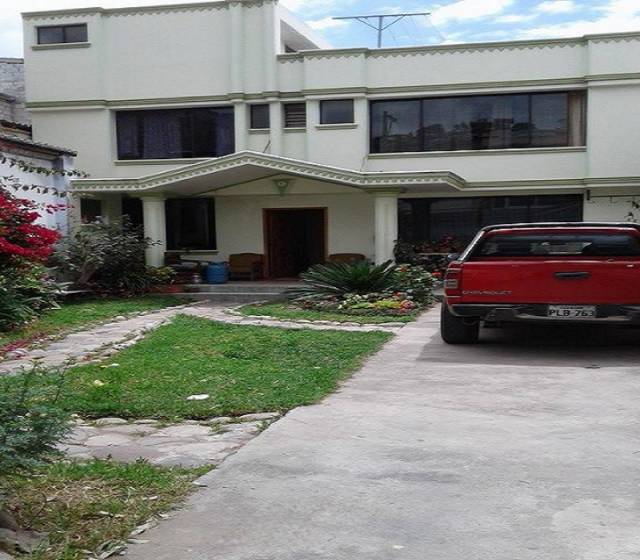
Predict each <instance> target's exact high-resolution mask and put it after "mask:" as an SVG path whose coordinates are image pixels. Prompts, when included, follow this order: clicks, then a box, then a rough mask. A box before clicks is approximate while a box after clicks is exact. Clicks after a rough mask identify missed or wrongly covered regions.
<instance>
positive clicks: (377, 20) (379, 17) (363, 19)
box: [333, 12, 431, 48]
mask: <svg viewBox="0 0 640 560" xmlns="http://www.w3.org/2000/svg"><path fill="white" fill-rule="evenodd" d="M430 15H431V13H430V12H414V13H406V14H371V15H367V16H342V17H334V18H333V19H338V20H345V19H355V20H357V21H359V22H360V23H364V24H365V25H367V26H369V27H371V29H375V30H376V31H377V32H378V48H380V47H382V33H383V31H385V30H386V29H389V27H391V26H392V25H395V24H396V23H398V22H399V21H400V20H402V19H404V18H406V17H411V16H430ZM387 18H395V19H393V21H391V22H389V23H385V22H386V20H387ZM371 20H373V23H371Z"/></svg>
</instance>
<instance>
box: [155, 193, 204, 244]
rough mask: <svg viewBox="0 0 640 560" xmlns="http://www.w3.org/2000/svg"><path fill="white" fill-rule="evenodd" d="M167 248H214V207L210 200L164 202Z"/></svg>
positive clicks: (173, 200) (187, 199)
mask: <svg viewBox="0 0 640 560" xmlns="http://www.w3.org/2000/svg"><path fill="white" fill-rule="evenodd" d="M165 207H166V220H167V249H169V250H170V251H180V250H208V249H210V250H214V249H216V207H215V200H214V199H213V198H170V199H168V200H167V201H166V202H165Z"/></svg>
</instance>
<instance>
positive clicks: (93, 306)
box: [0, 295, 184, 354]
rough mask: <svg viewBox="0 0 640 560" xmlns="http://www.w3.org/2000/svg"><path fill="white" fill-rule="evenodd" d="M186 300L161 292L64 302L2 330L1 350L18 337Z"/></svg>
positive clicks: (50, 332)
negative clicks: (3, 331)
mask: <svg viewBox="0 0 640 560" xmlns="http://www.w3.org/2000/svg"><path fill="white" fill-rule="evenodd" d="M183 303H184V301H181V300H180V299H178V298H175V297H170V296H159V295H158V296H143V297H135V298H118V299H116V298H104V299H89V300H86V299H82V300H78V301H71V302H68V303H63V304H62V306H61V307H60V309H52V310H51V311H48V312H47V313H45V314H44V315H43V316H42V317H40V318H39V319H37V320H35V321H33V322H32V323H29V324H28V325H26V326H24V327H22V328H20V329H17V330H14V331H11V332H8V333H0V354H1V353H2V349H3V346H7V345H9V344H12V343H15V342H18V341H35V340H37V339H38V338H42V337H45V336H51V335H58V334H62V333H64V332H66V331H70V330H73V329H75V328H78V327H82V326H86V325H91V324H93V323H98V322H100V321H105V320H108V319H111V318H113V317H117V316H118V315H128V314H131V313H139V312H141V311H152V310H154V309H161V308H163V307H171V306H173V305H181V304H183Z"/></svg>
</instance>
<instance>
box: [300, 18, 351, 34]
mask: <svg viewBox="0 0 640 560" xmlns="http://www.w3.org/2000/svg"><path fill="white" fill-rule="evenodd" d="M306 24H307V25H308V26H309V27H311V29H315V30H317V31H322V30H324V29H332V28H334V27H344V26H345V25H347V22H346V21H344V20H338V19H333V18H332V17H326V18H322V19H312V20H310V21H307V22H306Z"/></svg>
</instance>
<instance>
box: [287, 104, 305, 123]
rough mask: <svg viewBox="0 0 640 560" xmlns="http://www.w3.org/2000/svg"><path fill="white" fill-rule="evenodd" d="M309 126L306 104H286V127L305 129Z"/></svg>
mask: <svg viewBox="0 0 640 560" xmlns="http://www.w3.org/2000/svg"><path fill="white" fill-rule="evenodd" d="M305 126H307V104H306V103H285V105H284V127H285V128H304V127H305Z"/></svg>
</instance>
